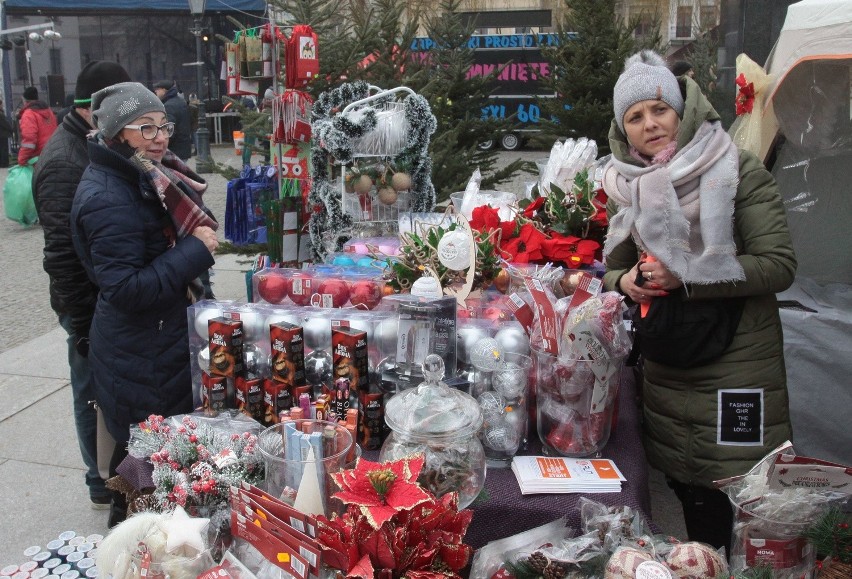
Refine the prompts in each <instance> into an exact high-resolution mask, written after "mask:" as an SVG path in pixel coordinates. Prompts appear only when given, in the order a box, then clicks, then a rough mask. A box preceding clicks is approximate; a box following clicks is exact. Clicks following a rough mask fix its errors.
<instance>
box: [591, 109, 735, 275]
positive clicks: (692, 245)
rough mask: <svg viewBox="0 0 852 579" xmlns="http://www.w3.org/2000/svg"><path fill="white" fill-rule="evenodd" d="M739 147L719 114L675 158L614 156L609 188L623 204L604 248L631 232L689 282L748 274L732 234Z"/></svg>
mask: <svg viewBox="0 0 852 579" xmlns="http://www.w3.org/2000/svg"><path fill="white" fill-rule="evenodd" d="M738 182H739V154H738V152H737V148H736V147H735V146H734V144H733V143H732V142H731V139H730V137H728V135H727V133H725V131H724V130H723V129H722V125H721V124H720V123H718V122H705V123H704V124H703V125H701V127H700V128H699V129H698V131H697V132H696V133H695V136H694V137H693V139H692V140H691V141H690V142H689V143H687V144H686V145H685V146H684V147H683V148H682V149H681V150H680V151H678V152H677V154H675V155H674V157H672V159H671V161H669V162H668V163H666V164H661V165H651V166H649V167H637V166H635V165H631V164H628V163H624V162H623V161H619V160H618V159H616V158H614V157H613V159H612V160H611V161H610V163H609V165H608V166H607V167H606V171H605V174H604V190H605V191H606V193H607V195H609V197H610V198H611V199H613V200H614V201H615V202H616V203H617V204H618V207H619V211H618V213H617V214H616V215H614V216H613V217H612V219H611V220H610V223H609V232H608V234H607V238H606V242H605V244H604V255H606V254H608V253H609V252H610V251H612V249H613V248H614V247H615V246H616V245H618V244H619V243H621V242H622V241H624V240H625V239H627V237H628V236H630V235H633V236H634V238H635V240H636V242H637V243H638V244H639V245H640V246H641V247H642V248H644V249H645V251H647V252H648V253H649V254H651V255H653V256H654V257H656V258H657V259H658V260H659V261H660V262H662V263H663V265H665V266H666V267H667V268H668V269H669V271H671V272H672V273H673V274H674V275H676V276H677V277H678V278H679V279H680V280H681V281H682V282H684V283H693V284H710V283H716V282H723V281H740V280H744V279H745V272H744V271H743V268H742V266H741V265H740V263H739V262H738V261H737V259H736V247H735V245H734V238H733V215H734V198H735V197H736V194H737V185H738Z"/></svg>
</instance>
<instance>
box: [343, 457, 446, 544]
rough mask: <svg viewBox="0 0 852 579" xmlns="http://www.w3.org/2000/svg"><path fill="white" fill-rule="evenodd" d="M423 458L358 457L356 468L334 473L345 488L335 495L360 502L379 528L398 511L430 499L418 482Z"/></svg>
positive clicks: (348, 501)
mask: <svg viewBox="0 0 852 579" xmlns="http://www.w3.org/2000/svg"><path fill="white" fill-rule="evenodd" d="M423 460H424V459H423V457H422V456H419V457H413V458H403V459H401V460H395V461H389V462H386V463H378V462H371V461H369V460H365V459H359V460H358V462H357V464H356V466H355V468H354V469H353V470H349V471H343V472H340V473H337V474H333V475H331V476H332V477H333V478H334V482H336V483H337V484H338V485H339V486H340V488H341V489H343V490H341V491H340V492H338V493H336V494H335V495H334V497H335V498H338V499H340V500H341V501H343V502H344V503H346V504H350V505H356V506H358V507H359V508H360V509H361V512H362V513H363V514H364V516H365V517H366V518H367V520H368V521H369V522H370V524H371V525H372V526H373V528H374V529H378V528H379V527H381V526H382V524H383V523H384V522H385V521H387V520H388V519H389V518H391V517H392V516H393V515H394V514H395V513H396V512H397V511H399V510H401V509H413V508H414V507H416V506H417V505H419V504H420V503H422V502H425V501H428V500H429V493H427V492H426V491H425V490H423V488H422V487H421V486H420V485H418V484H417V477H418V476H420V471H421V470H422V469H423Z"/></svg>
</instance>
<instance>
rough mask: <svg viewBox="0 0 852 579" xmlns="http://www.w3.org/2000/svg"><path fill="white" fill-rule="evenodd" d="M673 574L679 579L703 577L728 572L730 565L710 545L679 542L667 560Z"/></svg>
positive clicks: (699, 578)
mask: <svg viewBox="0 0 852 579" xmlns="http://www.w3.org/2000/svg"><path fill="white" fill-rule="evenodd" d="M665 563H666V565H668V567H669V569H671V571H672V575H674V576H675V577H677V578H679V579H703V578H704V577H716V576H717V575H719V574H720V573H726V572H727V570H728V566H727V564H726V563H725V560H724V559H723V558H722V556H721V555H720V554H719V553H718V552H717V551H716V549H714V548H713V547H711V546H710V545H707V544H705V543H698V542H695V541H690V542H687V543H678V544H677V545H675V546H674V547H672V550H671V551H670V552H669V554H668V556H667V557H666V561H665Z"/></svg>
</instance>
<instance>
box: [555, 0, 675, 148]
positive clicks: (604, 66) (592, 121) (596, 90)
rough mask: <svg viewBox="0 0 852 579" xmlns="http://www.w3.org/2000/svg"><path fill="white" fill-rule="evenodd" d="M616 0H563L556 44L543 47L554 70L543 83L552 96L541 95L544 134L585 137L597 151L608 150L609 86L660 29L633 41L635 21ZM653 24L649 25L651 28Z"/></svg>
mask: <svg viewBox="0 0 852 579" xmlns="http://www.w3.org/2000/svg"><path fill="white" fill-rule="evenodd" d="M615 3H616V2H615V0H565V4H566V8H567V10H566V12H565V17H564V19H563V20H562V22H560V23H558V35H559V42H558V45H557V46H553V47H545V48H544V49H543V51H542V54H543V55H544V58H545V59H546V60H548V61H549V62H550V65H551V67H550V68H551V71H553V72H552V74H551V75H550V76H549V77H547V78H546V79H545V85H546V86H547V87H548V88H549V89H551V90H552V91H553V92H555V93H556V95H557V96H556V98H543V99H539V101H540V103H539V104H540V106H541V109H542V111H544V113H545V114H544V115H542V116H543V118H548V117H549V118H550V122H542V123H541V125H542V131H543V135H542V137H543V138H545V139H549V140H550V141H551V142H552V140H553V139H554V138H560V137H568V138H574V139H576V138H580V137H588V138H590V139H594V140H595V141H596V142H597V144H598V150H599V151H600V153H601V154H606V153H608V152H609V141H608V139H607V133H608V132H609V126H610V123H611V122H612V91H613V87H615V82H616V81H617V80H618V76H619V75H620V74H621V72H622V70H623V69H624V61H625V60H626V59H627V57H629V56H630V55H631V54H633V53H634V52H636V50H638V49H639V48H643V47H649V45H650V46H651V47H653V45H655V44H658V42H659V33H657V35H655V36H652V37H651V38H646V39H644V41H641V42H637V40H636V39H635V38H634V35H633V28H634V27H633V26H630V24H628V23H625V22H624V21H623V20H622V19H621V18H620V17H618V16H616V13H615ZM652 28H653V27H652Z"/></svg>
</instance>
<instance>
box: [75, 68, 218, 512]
mask: <svg viewBox="0 0 852 579" xmlns="http://www.w3.org/2000/svg"><path fill="white" fill-rule="evenodd" d="M92 118H93V119H94V124H95V126H96V127H97V132H96V133H94V134H93V135H92V136H91V137H90V138H89V142H88V145H89V159H90V164H89V166H88V167H87V168H86V171H85V172H84V173H83V177H82V179H81V180H80V185H79V187H77V193H76V195H75V196H74V202H73V205H72V207H71V232H72V240H73V242H74V249H75V250H76V252H77V255H78V256H79V257H80V260H81V261H82V263H83V267H84V268H85V269H86V272H87V274H88V276H89V279H90V280H91V281H92V282H93V283H94V284H95V285H96V286H97V287H98V288H99V290H100V292H99V294H98V300H97V303H96V304H95V313H94V317H93V318H92V324H91V327H90V329H89V340H90V348H89V365H90V368H91V371H92V378H93V383H94V391H95V398H96V399H97V401H98V407H99V408H100V411H101V415H102V417H103V419H104V422H105V423H106V427H107V429H108V430H109V432H110V434H111V435H112V437H113V439H114V440H115V441H116V446H115V451H114V453H113V457H112V461H111V464H110V471H111V472H110V474H113V473H115V469H116V467H117V466H118V465H119V464H120V463H121V461H122V460H123V458H124V457H125V456H126V455H127V441H128V439H129V436H130V425H131V424H135V423H138V422H139V421H141V420H144V419H146V418H147V417H148V416H149V415H151V414H159V415H162V416H172V415H175V414H181V413H187V412H191V411H192V408H193V404H192V377H191V374H190V358H189V330H188V325H187V320H186V308H187V307H189V306H190V305H191V304H192V303H193V302H194V301H196V300H197V299H200V298H201V297H202V294H203V289H202V287H201V283H200V282H199V281H198V279H197V278H198V276H199V275H200V274H201V273H202V272H204V271H206V270H207V269H208V268H210V267H211V266H212V265H213V264H214V259H213V252H214V251H215V249H216V247H217V246H218V241H217V238H216V231H215V230H216V229H217V228H218V224H217V223H216V221H215V219H213V218H212V216H211V215H210V213H209V211H208V210H207V208H206V207H205V206H204V203H203V201H202V194H203V193H204V191H205V190H206V189H207V183H206V182H205V181H204V179H203V178H201V177H200V176H198V175H197V174H196V173H195V172H193V171H192V170H191V169H190V168H189V167H187V166H186V164H185V163H184V162H183V161H181V159H180V158H179V157H178V156H177V155H175V154H174V153H172V152H171V151H170V150H169V149H168V144H169V137H171V135H172V134H173V132H174V124H172V123H171V122H170V121H169V120H168V118H167V116H166V108H165V106H164V105H163V103H162V101H160V99H159V98H157V96H156V95H155V94H154V93H152V92H151V91H150V90H148V89H147V88H145V87H144V86H143V85H141V84H139V83H135V82H122V83H119V84H114V85H112V86H109V87H107V88H104V89H102V90H99V91H98V92H96V93H95V94H93V95H92ZM122 498H123V497H122V496H121V495H120V493H117V494H115V495H114V496H113V508H112V512H111V513H110V521H109V524H110V525H114V524H117V523H118V522H119V521H120V520H122V519H123V517H124V516H125V512H124V511H123V509H124V508H126V503H122Z"/></svg>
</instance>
